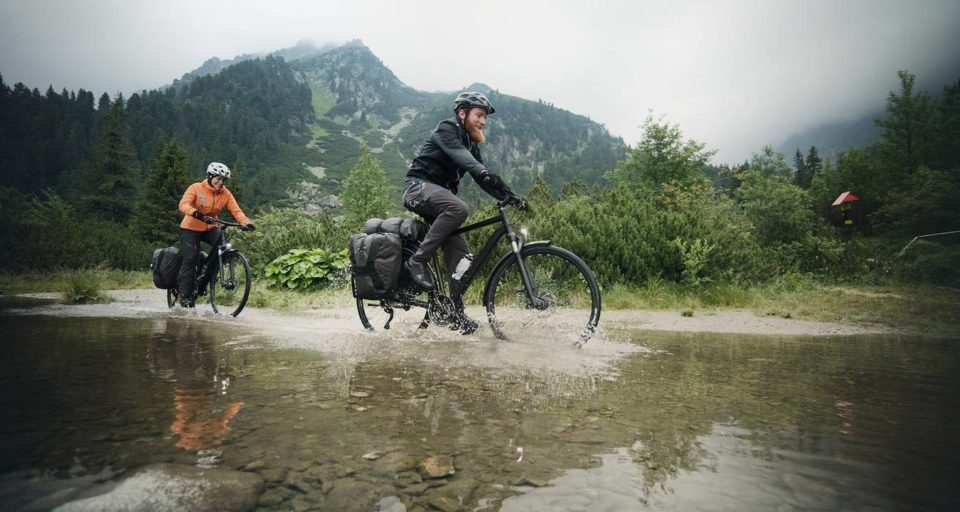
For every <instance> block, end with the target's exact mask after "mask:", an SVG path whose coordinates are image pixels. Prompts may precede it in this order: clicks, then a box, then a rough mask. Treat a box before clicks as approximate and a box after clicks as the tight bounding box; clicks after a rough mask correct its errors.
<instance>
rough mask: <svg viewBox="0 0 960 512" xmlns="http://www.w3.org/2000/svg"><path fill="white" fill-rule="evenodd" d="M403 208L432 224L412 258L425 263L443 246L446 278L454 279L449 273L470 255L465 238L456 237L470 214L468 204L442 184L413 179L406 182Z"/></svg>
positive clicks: (459, 235) (460, 235) (461, 236)
mask: <svg viewBox="0 0 960 512" xmlns="http://www.w3.org/2000/svg"><path fill="white" fill-rule="evenodd" d="M403 206H404V207H405V208H406V209H408V210H410V211H412V212H413V213H416V214H417V215H419V216H421V217H423V218H425V219H427V220H428V221H430V222H431V224H430V230H429V231H427V236H426V237H424V239H423V242H420V249H418V250H417V253H416V254H414V255H413V256H412V257H411V259H414V260H416V261H418V262H420V263H426V262H428V261H430V258H433V255H434V254H436V253H437V249H439V248H440V247H443V260H444V264H445V265H446V267H447V269H448V271H449V272H448V275H447V279H451V277H452V276H451V275H449V274H450V273H451V272H453V269H455V268H457V263H459V262H460V259H461V258H463V257H464V256H466V255H467V253H468V252H470V247H469V246H468V245H467V239H466V237H464V236H463V235H462V234H458V235H454V234H453V232H454V231H456V230H457V229H459V228H460V226H461V225H463V222H464V221H465V220H467V216H468V215H470V210H469V209H468V208H467V203H465V202H463V199H460V198H459V197H457V196H456V195H455V194H454V193H453V192H451V191H449V190H447V189H445V188H443V187H441V186H440V185H435V184H433V183H430V182H428V181H422V180H415V179H411V180H407V185H406V187H405V189H404V192H403ZM451 283H452V280H451ZM451 287H452V284H451Z"/></svg>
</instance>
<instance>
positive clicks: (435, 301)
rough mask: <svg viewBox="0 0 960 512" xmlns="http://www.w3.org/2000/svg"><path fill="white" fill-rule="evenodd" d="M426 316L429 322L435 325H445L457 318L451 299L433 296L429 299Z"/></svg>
mask: <svg viewBox="0 0 960 512" xmlns="http://www.w3.org/2000/svg"><path fill="white" fill-rule="evenodd" d="M427 315H428V316H429V317H430V321H431V322H433V323H435V324H437V325H447V324H449V323H450V322H453V321H454V320H456V318H457V307H456V306H455V305H454V304H453V299H451V298H450V297H447V296H446V295H439V294H434V295H433V296H432V297H430V303H429V305H428V306H427Z"/></svg>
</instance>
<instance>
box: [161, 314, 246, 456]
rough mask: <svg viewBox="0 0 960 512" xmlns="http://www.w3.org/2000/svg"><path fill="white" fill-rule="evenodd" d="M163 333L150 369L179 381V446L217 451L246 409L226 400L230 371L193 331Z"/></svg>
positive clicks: (176, 389)
mask: <svg viewBox="0 0 960 512" xmlns="http://www.w3.org/2000/svg"><path fill="white" fill-rule="evenodd" d="M176 331H182V332H176ZM164 334H165V335H164V336H162V337H160V336H155V337H154V338H153V340H152V343H151V346H150V352H149V359H150V371H151V372H152V373H153V374H154V375H157V376H158V377H160V378H163V379H164V380H166V381H168V382H173V383H175V387H174V390H173V405H174V407H173V409H174V410H173V413H174V420H173V423H171V424H170V431H171V432H173V433H174V434H176V435H177V436H178V439H177V442H176V447H177V448H181V449H184V450H191V451H197V452H205V451H209V450H212V449H215V448H218V447H220V446H221V445H222V444H223V440H224V438H225V437H226V435H227V433H229V432H230V422H231V421H232V420H233V418H234V417H235V416H236V415H237V413H239V412H240V410H241V409H242V408H243V406H244V403H243V402H242V401H229V400H227V392H228V389H229V386H230V377H231V376H230V371H229V367H228V366H227V364H226V361H224V360H222V359H220V358H219V357H218V356H217V354H216V352H215V350H214V346H213V343H212V342H210V341H204V340H202V339H198V338H200V336H198V334H200V333H198V332H196V329H195V328H192V327H191V326H177V325H169V324H168V329H167V330H166V332H165V333H164ZM198 455H199V456H200V457H201V458H203V457H205V456H208V454H205V453H198Z"/></svg>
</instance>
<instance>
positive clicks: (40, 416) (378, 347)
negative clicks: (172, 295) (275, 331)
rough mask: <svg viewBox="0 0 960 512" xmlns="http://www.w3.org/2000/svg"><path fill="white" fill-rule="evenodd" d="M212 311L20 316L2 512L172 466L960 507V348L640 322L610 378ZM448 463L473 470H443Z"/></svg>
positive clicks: (517, 495) (574, 499) (771, 506)
mask: <svg viewBox="0 0 960 512" xmlns="http://www.w3.org/2000/svg"><path fill="white" fill-rule="evenodd" d="M192 322H193V323H191V321H182V320H179V321H178V320H169V321H157V322H153V323H151V322H150V321H141V320H123V321H117V320H105V319H82V320H76V319H61V318H56V319H47V318H45V319H44V321H43V322H36V321H35V319H25V318H24V319H19V318H18V319H11V318H8V317H4V316H3V315H2V314H0V327H2V328H3V332H4V333H11V334H10V336H9V338H10V339H13V340H15V342H14V343H9V342H8V343H4V344H2V345H0V348H2V350H3V353H2V354H0V355H2V357H0V382H2V384H3V389H4V391H5V392H4V393H2V394H0V420H2V421H0V454H2V456H3V457H0V473H2V474H0V508H3V509H6V508H11V509H18V508H22V507H23V505H24V504H25V503H29V502H30V501H29V500H33V499H37V498H42V497H44V496H46V497H48V498H49V497H50V495H53V494H54V493H53V491H52V490H50V489H49V488H46V487H42V486H43V485H46V484H44V482H54V481H56V482H62V481H64V480H66V481H68V482H69V485H71V486H75V485H77V484H76V482H77V479H78V478H79V477H80V476H84V475H86V476H88V477H89V475H91V474H93V475H96V474H99V473H100V472H101V471H102V470H104V469H105V468H108V467H113V468H117V469H118V470H127V469H131V468H134V467H137V466H139V465H142V464H146V463H150V462H158V461H163V462H175V463H180V464H197V463H199V464H201V465H204V464H207V465H209V464H218V465H219V466H221V467H225V468H238V469H240V470H243V471H253V472H257V473H259V474H260V475H262V476H263V477H264V479H265V481H266V489H265V490H264V492H263V494H262V495H261V497H260V502H259V505H258V509H260V510H289V509H301V510H307V509H311V508H312V509H317V510H371V509H375V508H376V506H377V503H380V504H381V505H383V504H391V505H390V506H403V507H406V509H407V510H411V509H427V510H429V509H437V508H440V509H446V508H445V507H447V508H456V506H460V507H463V508H465V509H468V510H472V509H478V508H481V509H485V510H498V509H503V510H517V509H524V510H536V509H550V510H593V509H608V510H636V509H647V510H707V509H710V510H714V509H719V510H837V509H849V510H861V509H879V510H897V509H899V510H946V509H951V508H952V505H955V504H956V503H957V502H958V501H960V495H958V491H957V486H956V485H955V483H954V480H955V475H956V468H957V467H958V466H960V421H958V419H960V401H958V400H957V398H958V397H960V382H958V380H957V379H956V375H957V374H958V373H960V358H958V351H960V345H958V344H957V343H956V342H955V341H951V340H913V339H902V338H876V337H873V338H866V337H864V338H859V337H858V338H850V337H848V338H835V339H830V338H816V339H811V338H807V339H803V338H775V337H738V336H709V335H701V334H697V335H673V334H663V333H661V334H651V333H644V332H638V333H632V334H631V335H630V336H632V337H633V340H634V341H633V343H636V344H638V345H644V346H646V347H649V348H651V349H654V350H653V351H646V352H642V351H630V350H619V349H617V348H616V347H613V346H612V345H614V343H609V344H608V346H604V345H602V344H600V345H597V346H596V347H595V346H593V345H588V346H587V347H586V348H585V349H584V350H585V352H584V353H583V357H584V358H590V357H593V356H595V355H596V353H597V352H590V351H591V350H597V351H598V352H599V351H602V350H609V351H610V353H614V352H616V353H618V354H622V355H620V356H618V358H616V359H612V361H613V363H614V364H613V365H612V366H610V365H605V364H599V363H601V362H602V361H600V360H595V361H594V362H593V363H591V364H589V365H583V364H573V363H574V361H571V360H570V358H569V357H565V356H558V355H556V354H553V355H550V356H549V357H546V356H545V357H540V358H536V359H535V351H534V350H532V349H530V348H529V347H527V346H523V345H522V343H518V344H517V345H510V346H506V347H505V346H502V345H498V344H495V343H487V342H486V341H485V340H484V341H479V342H474V343H473V344H468V343H465V342H463V341H461V340H460V339H459V337H458V338H457V339H456V340H455V341H451V340H446V339H441V340H434V339H422V338H417V339H414V340H411V339H406V338H402V337H398V338H392V339H380V338H370V337H363V338H360V339H358V340H357V342H356V344H357V345H359V346H361V348H362V350H357V351H354V352H352V353H350V354H349V357H345V356H342V355H341V354H337V353H319V352H317V351H313V350H308V349H291V348H278V347H277V345H276V344H275V342H274V340H264V339H262V338H255V337H251V336H250V335H245V334H241V333H237V332H231V331H229V330H228V327H225V326H223V325H218V326H208V325H206V324H203V323H199V322H195V321H192ZM326 335H328V334H325V333H316V334H315V336H316V337H318V338H322V337H323V336H326ZM624 336H625V337H629V336H627V335H626V334H625V335H624ZM347 341H350V342H352V340H341V344H346V343H347ZM591 343H592V342H591ZM515 354H524V355H529V360H530V363H529V364H526V363H525V362H524V360H523V359H522V358H517V357H511V355H515ZM571 354H573V353H571ZM510 359H512V360H513V361H508V360H510ZM501 362H503V364H500V363H501ZM481 363H482V364H481ZM10 390H13V391H12V392H11V391H10ZM22 397H30V398H29V399H26V398H22ZM244 404H246V405H244ZM241 411H242V413H241ZM188 450H189V452H188ZM219 450H222V453H221V452H220V451H219ZM432 456H440V457H441V459H438V460H446V459H443V458H448V459H449V460H450V461H452V468H447V469H453V474H452V475H450V474H447V475H446V476H442V477H436V478H431V477H430V475H429V474H426V473H425V471H424V469H423V468H422V467H421V463H422V462H424V461H425V460H427V459H428V458H429V457H432ZM78 461H79V462H78ZM78 467H82V468H84V469H74V468H78ZM446 473H449V471H446V470H445V474H446ZM111 474H112V473H111ZM107 478H109V477H107ZM102 479H103V478H101V480H102ZM91 480H92V479H91ZM62 485H63V486H66V485H68V484H62ZM84 485H92V481H91V482H88V483H87V484H84ZM13 489H15V491H14V490H13ZM31 493H32V494H31ZM24 496H26V497H24ZM56 498H57V499H60V500H61V502H62V501H63V500H65V499H66V498H64V497H61V496H60V495H56ZM50 499H53V498H50ZM451 504H454V505H451ZM384 506H385V505H384ZM484 507H486V508H484Z"/></svg>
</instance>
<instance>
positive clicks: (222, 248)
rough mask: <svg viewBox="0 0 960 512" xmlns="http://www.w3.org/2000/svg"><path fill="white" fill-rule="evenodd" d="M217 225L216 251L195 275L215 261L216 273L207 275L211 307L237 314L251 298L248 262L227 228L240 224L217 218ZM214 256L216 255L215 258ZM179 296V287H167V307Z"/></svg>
mask: <svg viewBox="0 0 960 512" xmlns="http://www.w3.org/2000/svg"><path fill="white" fill-rule="evenodd" d="M217 224H218V225H219V226H221V227H222V228H223V229H222V230H221V231H220V241H219V242H218V243H217V250H216V251H214V254H211V255H210V256H208V257H207V259H206V262H205V263H204V264H202V265H201V268H198V269H197V276H198V277H199V276H201V275H203V273H204V272H206V266H207V265H210V264H211V263H213V262H217V263H218V266H217V272H216V274H214V275H213V276H211V277H210V283H209V284H208V285H207V287H208V290H209V291H208V293H209V295H210V306H212V307H213V311H214V312H216V313H225V314H228V315H230V316H237V315H239V314H240V312H241V311H243V307H244V306H246V305H247V299H249V298H250V283H251V278H250V262H249V261H247V257H246V256H244V255H243V254H242V253H241V252H240V251H238V250H236V249H234V248H233V246H232V245H231V244H230V237H229V235H228V234H227V231H228V230H227V228H240V227H242V226H241V225H240V224H238V223H236V222H230V221H226V220H220V219H217ZM213 258H216V260H214V259H213ZM179 299H180V290H179V289H177V288H170V289H167V306H169V307H171V308H172V307H173V306H175V305H176V304H177V301H178V300H179Z"/></svg>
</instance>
